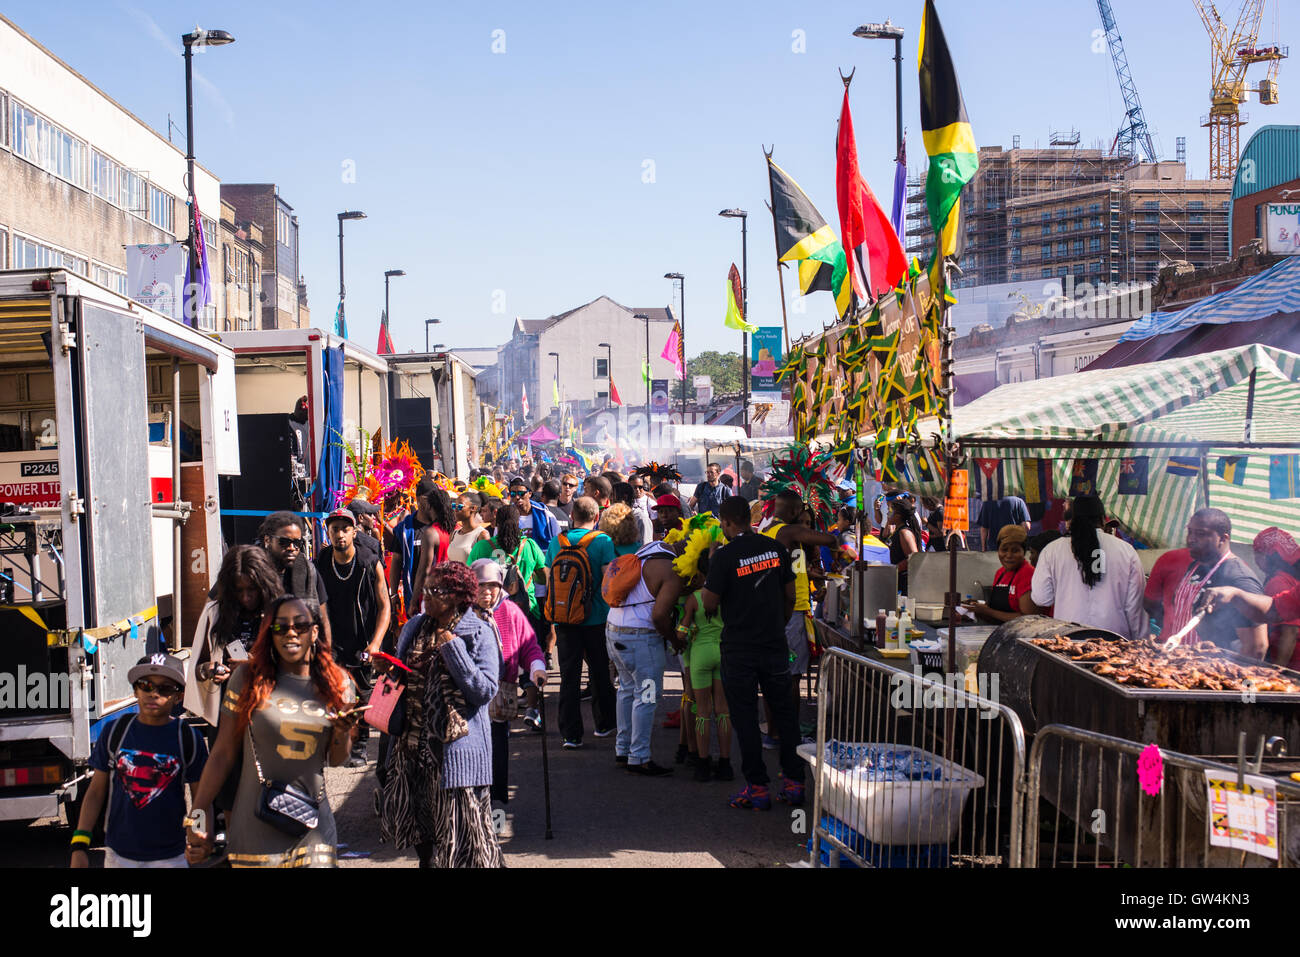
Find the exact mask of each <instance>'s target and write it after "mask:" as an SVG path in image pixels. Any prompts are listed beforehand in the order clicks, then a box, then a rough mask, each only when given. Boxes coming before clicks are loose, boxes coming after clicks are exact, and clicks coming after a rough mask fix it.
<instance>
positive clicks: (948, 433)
mask: <svg viewBox="0 0 1300 957" xmlns="http://www.w3.org/2000/svg"><path fill="white" fill-rule="evenodd" d="M935 252H936V254H938V249H936V250H935ZM948 268H949V264H948V260H947V257H945V258H944V261H943V266H942V272H941V275H942V276H943V289H940V290H939V291H938V293H937V294H936V300H937V302H938V303H939V309H940V310H941V311H940V314H939V315H940V318H939V336H940V342H941V343H942V346H943V356H942V361H941V363H940V376H941V381H942V388H941V392H942V395H943V409H944V416H943V439H944V450H945V453H946V457H947V466H948V468H947V471H948V475H947V481H946V483H945V484H946V485H947V489H946V490H945V495H944V497H945V499H948V500H951V499H952V490H953V477H954V476H955V474H956V471H957V466H958V464H959V462H960V458H959V456H958V452H957V441H956V435H955V434H954V433H955V432H956V427H955V424H954V422H953V412H952V400H953V395H954V393H955V392H956V389H955V387H954V385H953V371H952V363H953V340H954V339H955V338H956V333H955V332H954V330H953V328H952V325H951V323H950V317H949V314H948V302H947V299H946V297H945V296H944V293H945V291H946V290H947V288H948ZM930 291H931V293H934V292H935V291H934V290H933V289H932V290H930ZM948 518H949V517H948V516H945V523H946V522H947V520H948ZM955 531H956V529H954V532H955ZM944 546H945V547H946V548H947V550H948V602H947V604H948V673H949V674H953V673H955V672H956V671H957V603H958V599H959V597H960V596H958V594H957V550H956V549H955V548H953V536H952V535H951V534H949V535H948V537H947V541H946V542H945V543H944Z"/></svg>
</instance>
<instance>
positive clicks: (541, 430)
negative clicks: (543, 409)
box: [515, 425, 560, 442]
mask: <svg viewBox="0 0 1300 957" xmlns="http://www.w3.org/2000/svg"><path fill="white" fill-rule="evenodd" d="M515 438H516V439H517V440H518V441H520V442H558V441H560V437H559V436H558V435H556V434H555V433H554V432H552V431H551V430H550V429H548V428H547V427H546V426H544V425H539V426H537V427H536V428H535V429H531V430H529V431H527V432H521V433H520V434H519V435H517V436H515Z"/></svg>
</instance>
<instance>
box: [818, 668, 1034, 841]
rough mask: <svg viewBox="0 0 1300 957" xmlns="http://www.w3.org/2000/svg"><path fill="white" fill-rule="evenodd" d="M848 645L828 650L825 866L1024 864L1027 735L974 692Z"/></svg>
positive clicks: (821, 824) (821, 795)
mask: <svg viewBox="0 0 1300 957" xmlns="http://www.w3.org/2000/svg"><path fill="white" fill-rule="evenodd" d="M941 678H943V676H940V675H938V674H935V675H933V676H932V677H926V676H924V675H922V674H920V673H919V672H918V670H903V669H900V668H895V667H891V666H889V665H886V664H883V663H881V662H877V661H872V660H870V659H867V658H864V657H862V656H860V655H855V654H853V653H851V652H848V651H845V650H843V649H841V648H834V649H831V650H829V651H827V652H826V654H824V655H823V656H822V659H821V665H820V674H819V687H818V712H817V741H816V744H815V745H814V744H807V745H801V746H800V752H801V754H803V755H804V757H805V760H809V759H811V760H810V763H811V764H812V766H813V771H812V775H813V781H814V788H813V819H812V822H811V823H812V827H811V828H810V831H811V835H812V839H811V851H812V855H811V862H812V864H813V866H814V867H817V866H823V865H829V866H832V867H836V866H841V865H842V864H843V863H845V862H846V861H847V862H848V863H849V865H850V866H852V865H856V866H859V867H1015V866H1018V865H1019V863H1020V856H1021V847H1020V844H1021V834H1022V826H1023V822H1022V810H1023V807H1024V804H1023V794H1022V793H1021V792H1022V788H1023V781H1024V768H1025V736H1024V731H1023V729H1022V728H1021V725H1020V719H1019V718H1018V717H1017V716H1016V715H1015V713H1014V712H1012V711H1011V710H1010V709H1008V708H1006V707H1004V706H1002V705H1000V704H998V703H997V702H996V701H994V700H991V699H990V698H988V697H983V696H981V695H979V694H977V693H973V692H970V691H967V690H966V685H965V681H966V676H965V675H964V674H960V675H956V676H948V678H946V679H943V680H940V679H941Z"/></svg>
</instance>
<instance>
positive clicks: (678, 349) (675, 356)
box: [659, 322, 686, 379]
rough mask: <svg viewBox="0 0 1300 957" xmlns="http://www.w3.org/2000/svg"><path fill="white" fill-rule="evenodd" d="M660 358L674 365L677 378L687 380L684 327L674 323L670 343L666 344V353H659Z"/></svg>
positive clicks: (669, 336) (669, 334)
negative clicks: (683, 339)
mask: <svg viewBox="0 0 1300 957" xmlns="http://www.w3.org/2000/svg"><path fill="white" fill-rule="evenodd" d="M659 358H661V359H667V360H668V361H669V362H670V363H672V367H673V369H674V371H675V372H676V373H677V378H679V379H685V378H686V364H685V360H684V359H683V357H682V326H681V323H679V322H674V323H673V330H672V332H670V333H668V341H667V342H665V343H664V351H663V352H661V353H659Z"/></svg>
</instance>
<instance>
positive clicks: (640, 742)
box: [605, 625, 667, 764]
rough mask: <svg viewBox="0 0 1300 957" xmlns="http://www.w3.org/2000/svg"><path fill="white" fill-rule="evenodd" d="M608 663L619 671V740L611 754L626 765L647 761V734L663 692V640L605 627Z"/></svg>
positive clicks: (649, 633)
mask: <svg viewBox="0 0 1300 957" xmlns="http://www.w3.org/2000/svg"><path fill="white" fill-rule="evenodd" d="M605 642H606V646H607V647H608V649H609V659H610V661H612V662H614V667H615V668H617V669H618V704H617V711H618V737H617V738H616V739H615V741H614V753H615V754H618V755H624V754H625V755H627V760H628V764H645V763H646V762H647V761H649V760H650V732H651V731H652V730H653V729H654V721H655V708H657V707H658V705H659V698H660V697H661V696H662V695H663V691H664V664H665V662H666V660H667V656H666V655H665V654H664V640H663V637H662V636H661V635H660V634H659V632H657V631H654V630H653V629H651V630H645V629H641V628H620V627H618V626H617V625H606V626H605Z"/></svg>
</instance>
